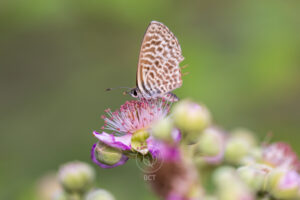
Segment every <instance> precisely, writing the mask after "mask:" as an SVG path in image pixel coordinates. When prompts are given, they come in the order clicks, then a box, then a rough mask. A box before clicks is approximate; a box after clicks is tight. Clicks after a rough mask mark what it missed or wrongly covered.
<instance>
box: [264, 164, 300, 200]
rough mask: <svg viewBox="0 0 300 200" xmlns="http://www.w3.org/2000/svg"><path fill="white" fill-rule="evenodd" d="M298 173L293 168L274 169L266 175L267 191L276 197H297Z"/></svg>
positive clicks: (299, 182) (298, 186) (299, 181)
mask: <svg viewBox="0 0 300 200" xmlns="http://www.w3.org/2000/svg"><path fill="white" fill-rule="evenodd" d="M299 188H300V175H299V174H298V173H297V172H296V171H293V170H288V169H280V168H277V169H274V170H273V171H272V172H271V173H270V175H269V176H268V192H270V193H271V194H272V195H273V196H274V197H275V198H276V199H277V198H278V199H297V198H299Z"/></svg>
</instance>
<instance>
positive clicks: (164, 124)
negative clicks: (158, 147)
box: [152, 118, 173, 141]
mask: <svg viewBox="0 0 300 200" xmlns="http://www.w3.org/2000/svg"><path fill="white" fill-rule="evenodd" d="M172 129H173V122H172V120H171V119H170V118H163V119H162V120H159V121H157V122H156V123H154V124H153V126H152V133H153V136H154V137H155V138H157V139H159V140H164V141H172V139H173V138H172Z"/></svg>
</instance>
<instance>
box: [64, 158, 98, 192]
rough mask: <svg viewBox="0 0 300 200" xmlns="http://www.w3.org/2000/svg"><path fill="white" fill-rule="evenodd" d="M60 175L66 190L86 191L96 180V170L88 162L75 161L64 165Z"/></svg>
mask: <svg viewBox="0 0 300 200" xmlns="http://www.w3.org/2000/svg"><path fill="white" fill-rule="evenodd" d="M58 176H59V180H60V182H61V184H62V185H63V187H64V188H65V190H67V191H71V192H84V191H86V190H87V189H89V188H90V186H91V185H92V183H93V182H94V179H95V172H94V170H93V168H91V167H90V166H89V165H88V164H86V163H83V162H79V161H75V162H70V163H67V164H65V165H63V166H62V167H61V168H60V169H59V174H58Z"/></svg>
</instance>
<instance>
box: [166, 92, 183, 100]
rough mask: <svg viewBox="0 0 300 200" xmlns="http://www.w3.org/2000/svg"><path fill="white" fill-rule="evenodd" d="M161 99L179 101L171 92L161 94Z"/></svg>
mask: <svg viewBox="0 0 300 200" xmlns="http://www.w3.org/2000/svg"><path fill="white" fill-rule="evenodd" d="M163 99H165V100H166V101H170V102H176V101H179V98H178V97H177V96H176V95H175V94H173V93H171V92H168V93H167V94H165V95H164V96H163Z"/></svg>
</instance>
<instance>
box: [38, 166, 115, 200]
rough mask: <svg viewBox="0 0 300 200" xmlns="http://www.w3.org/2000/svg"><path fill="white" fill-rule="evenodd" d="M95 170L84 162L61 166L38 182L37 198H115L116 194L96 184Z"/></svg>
mask: <svg viewBox="0 0 300 200" xmlns="http://www.w3.org/2000/svg"><path fill="white" fill-rule="evenodd" d="M94 181H95V171H94V169H93V168H92V167H91V166H90V165H88V164H86V163H83V162H79V161H74V162H69V163H66V164H64V165H63V166H61V167H60V169H59V171H58V173H55V174H49V175H46V176H45V177H43V178H41V180H40V181H39V182H38V184H37V185H38V188H37V199H42V200H115V198H114V196H113V195H112V194H111V193H110V192H108V191H106V190H104V189H100V188H96V187H95V186H94V184H95V183H94Z"/></svg>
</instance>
